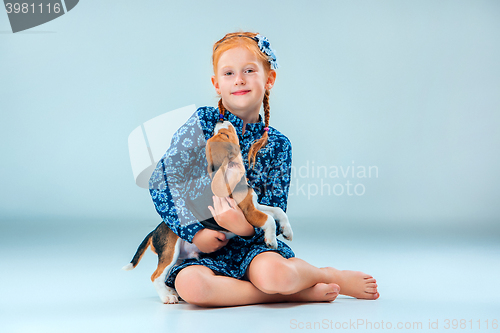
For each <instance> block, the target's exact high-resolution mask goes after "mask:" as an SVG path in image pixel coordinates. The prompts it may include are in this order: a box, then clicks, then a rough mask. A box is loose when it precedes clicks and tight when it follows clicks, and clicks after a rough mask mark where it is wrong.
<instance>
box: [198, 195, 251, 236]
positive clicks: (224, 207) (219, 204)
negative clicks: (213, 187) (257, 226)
mask: <svg viewBox="0 0 500 333" xmlns="http://www.w3.org/2000/svg"><path fill="white" fill-rule="evenodd" d="M212 199H213V200H214V207H212V206H208V209H209V210H210V212H211V213H212V215H213V217H214V219H215V221H217V224H218V225H220V226H221V227H223V228H225V229H227V230H229V231H231V232H232V233H235V234H236V235H239V236H253V235H254V234H255V230H254V228H253V226H252V225H251V224H250V223H248V221H247V219H246V218H245V215H244V214H243V211H242V210H241V209H240V207H238V205H237V204H236V201H234V199H232V198H229V197H225V198H220V197H217V196H213V197H212Z"/></svg>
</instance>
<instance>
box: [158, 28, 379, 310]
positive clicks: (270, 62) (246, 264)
mask: <svg viewBox="0 0 500 333" xmlns="http://www.w3.org/2000/svg"><path fill="white" fill-rule="evenodd" d="M212 61H213V69H214V75H213V76H212V83H213V85H214V87H215V91H216V92H217V94H218V95H219V96H220V97H221V98H220V100H219V103H218V104H219V105H218V108H213V107H202V108H199V109H198V110H197V111H196V113H195V114H194V115H193V116H192V117H191V118H190V119H189V120H188V121H187V122H186V124H185V125H184V126H182V127H181V128H180V129H179V130H178V131H177V133H176V134H175V135H174V137H173V139H172V145H171V147H170V148H169V150H168V151H167V153H166V154H165V156H164V157H163V158H162V160H161V161H160V162H159V163H158V166H157V168H156V170H155V172H154V173H153V175H152V177H151V180H150V192H151V195H152V197H153V201H154V203H155V206H156V209H157V211H158V213H159V214H160V215H161V217H162V219H163V221H164V222H165V223H167V225H168V226H169V227H170V228H171V229H172V230H173V231H174V232H175V233H176V234H177V235H179V237H181V238H182V239H184V240H186V241H187V242H189V243H193V244H195V245H196V246H197V247H198V249H199V250H200V251H201V252H202V253H200V256H199V258H197V259H186V260H184V261H183V262H182V263H181V264H180V265H179V266H176V267H174V268H173V269H172V271H171V272H170V274H169V276H168V277H167V280H166V284H167V285H168V286H170V287H174V288H175V289H176V290H177V292H178V293H179V295H180V297H182V299H184V300H185V301H186V302H188V303H191V304H197V305H200V306H236V305H246V304H257V303H269V302H322V301H323V302H324V301H327V302H331V301H333V300H335V298H336V297H337V296H338V294H339V293H340V294H343V295H348V296H353V297H356V298H364V299H377V298H378V297H379V294H378V292H377V284H376V281H375V279H374V278H373V277H372V276H370V275H368V274H365V273H362V272H356V271H340V270H337V269H335V268H331V267H325V268H317V267H314V266H312V265H310V264H308V263H307V262H305V261H303V260H301V259H298V258H295V255H294V253H293V252H292V250H291V249H290V247H288V246H287V245H286V244H285V243H283V242H282V241H280V240H278V248H277V249H270V248H267V247H266V245H265V243H264V234H263V232H262V230H261V229H258V228H254V227H253V226H252V225H250V224H249V223H248V222H247V221H246V219H245V216H244V215H243V213H242V211H241V210H240V209H239V208H238V206H237V205H236V203H235V202H234V201H233V200H232V199H230V198H218V197H213V198H212V200H213V204H211V205H210V206H209V207H208V209H209V210H210V212H211V214H212V215H213V217H214V218H215V220H216V222H217V224H219V225H220V226H221V227H223V228H225V229H227V230H229V231H231V232H233V233H235V234H236V235H237V236H235V237H233V238H231V239H229V240H228V239H226V237H225V234H224V233H222V232H220V231H215V230H212V229H207V228H205V227H204V225H203V224H202V223H200V221H199V219H197V218H196V217H195V215H194V214H193V210H191V209H188V207H190V205H189V202H192V201H193V200H197V199H199V198H200V196H201V195H202V193H203V192H205V189H206V188H207V186H209V182H210V179H209V178H208V175H206V160H205V153H204V147H203V142H204V140H207V139H209V138H210V137H211V136H212V135H213V130H214V127H215V124H216V123H217V121H219V119H223V120H228V121H230V122H231V123H232V124H233V126H234V127H235V129H236V131H237V133H238V137H239V140H240V148H241V152H242V156H243V160H244V161H245V168H246V171H247V178H248V183H249V184H250V186H252V188H253V189H254V190H255V192H256V193H257V195H258V198H259V203H261V204H264V205H270V206H276V207H281V208H282V209H283V210H285V211H286V204H287V196H288V190H289V184H290V172H291V157H292V156H291V154H292V151H291V144H290V141H289V140H288V138H287V137H286V136H284V135H283V134H281V133H280V132H279V131H278V130H276V129H274V128H272V127H270V126H269V115H270V107H269V93H270V90H271V88H272V87H273V85H274V83H275V80H276V71H275V69H276V68H277V62H276V56H275V54H274V51H273V50H272V49H271V48H270V44H269V41H268V40H267V39H266V38H265V37H263V36H261V35H258V34H255V33H249V32H244V33H230V34H227V35H226V36H224V38H222V39H221V40H219V41H218V42H216V43H215V45H214V47H213V58H212ZM262 106H263V109H264V120H263V119H262V117H261V116H260V114H259V112H260V109H261V107H262Z"/></svg>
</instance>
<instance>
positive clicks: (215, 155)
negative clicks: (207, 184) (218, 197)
mask: <svg viewBox="0 0 500 333" xmlns="http://www.w3.org/2000/svg"><path fill="white" fill-rule="evenodd" d="M205 153H206V157H207V162H208V174H209V175H210V176H211V177H212V176H213V173H214V172H216V171H217V170H218V169H219V168H220V167H221V165H222V164H223V163H224V160H226V159H227V161H228V163H229V162H231V161H233V160H234V159H235V158H236V157H237V156H238V155H239V154H240V143H239V140H238V135H237V134H236V130H235V129H234V127H233V125H232V124H231V123H230V122H229V121H224V122H223V123H217V125H216V126H215V130H214V135H213V136H212V137H211V138H210V139H208V141H207V147H206V150H205Z"/></svg>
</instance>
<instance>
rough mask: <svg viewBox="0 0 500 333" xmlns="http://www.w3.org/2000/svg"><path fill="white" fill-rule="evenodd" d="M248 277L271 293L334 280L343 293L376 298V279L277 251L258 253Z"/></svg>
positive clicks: (249, 269)
mask: <svg viewBox="0 0 500 333" xmlns="http://www.w3.org/2000/svg"><path fill="white" fill-rule="evenodd" d="M247 275H248V278H249V280H250V281H251V282H252V283H253V284H254V285H255V287H257V288H258V289H259V290H261V291H263V292H265V293H268V294H275V293H279V294H283V295H291V294H294V293H297V292H299V291H301V290H304V289H306V288H310V287H312V286H315V285H316V284H317V283H327V284H328V283H334V284H337V285H339V286H340V294H342V295H347V296H352V297H356V298H364V299H377V298H378V297H379V296H380V295H379V293H378V291H377V284H376V280H375V279H374V278H373V277H372V276H371V275H368V274H365V273H362V272H357V271H340V270H337V269H335V268H332V267H325V268H317V267H315V266H313V265H311V264H309V263H307V262H305V261H304V260H302V259H299V258H290V259H285V258H283V257H282V256H281V255H280V254H278V253H276V252H263V253H261V254H259V255H257V256H256V257H255V258H254V259H253V260H252V262H251V263H250V266H249V267H248V270H247Z"/></svg>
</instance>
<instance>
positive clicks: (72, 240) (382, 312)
mask: <svg viewBox="0 0 500 333" xmlns="http://www.w3.org/2000/svg"><path fill="white" fill-rule="evenodd" d="M292 225H293V227H294V232H295V234H294V240H293V242H292V243H291V246H292V248H293V249H294V251H295V253H296V255H297V256H298V257H300V258H303V259H305V260H307V261H309V262H310V263H312V264H314V265H316V266H327V265H330V266H334V267H336V268H339V269H354V270H362V271H365V272H367V273H370V274H372V275H373V276H374V277H375V278H376V279H377V281H378V284H379V291H380V293H381V297H380V299H378V300H376V301H363V300H357V299H353V298H349V297H343V296H340V297H339V298H337V300H336V301H335V302H333V303H314V304H295V303H294V304H269V305H255V306H243V307H233V308H218V309H204V308H199V307H196V306H192V305H189V304H186V303H181V304H176V305H164V304H162V303H160V301H159V298H158V297H157V296H156V292H155V290H154V288H153V285H152V284H151V283H150V280H149V276H150V275H151V273H152V272H153V270H154V267H155V260H156V258H155V256H154V255H153V254H152V253H151V252H148V253H147V255H145V256H144V258H143V260H142V262H141V263H140V265H139V266H138V267H137V268H136V269H135V270H133V271H131V272H126V271H122V270H121V269H120V268H121V267H122V266H123V265H125V264H127V263H128V262H129V260H130V259H131V258H132V256H133V254H134V252H135V250H136V248H137V246H138V245H139V243H140V242H141V241H142V239H143V237H144V236H145V235H146V234H147V233H148V232H149V231H150V230H152V229H153V228H154V226H155V225H154V223H153V224H152V223H151V221H147V222H144V221H133V222H132V221H129V222H123V221H121V222H120V223H117V222H113V221H80V222H75V221H72V223H71V224H70V223H67V222H62V221H59V222H57V221H51V222H47V221H45V222H44V221H29V222H28V221H19V220H17V221H16V220H11V221H2V222H1V223H0V259H1V262H2V269H1V274H0V285H1V293H0V295H1V296H0V332H8V333H10V332H37V333H38V332H51V333H54V332H65V333H66V332H167V331H168V332H221V331H223V330H227V329H230V331H234V332H288V331H311V330H314V331H323V330H335V329H336V330H343V331H347V330H356V331H358V330H361V331H379V330H382V329H393V330H401V331H404V330H406V331H410V332H413V331H432V332H438V331H443V332H449V331H456V330H460V331H467V332H477V331H480V332H482V331H500V328H498V320H500V302H499V300H498V296H499V294H500V292H499V287H498V285H499V283H498V277H499V276H500V235H499V234H498V233H497V232H494V231H493V232H492V231H485V232H479V231H471V230H466V229H464V230H458V231H457V230H455V231H453V232H451V231H450V230H433V231H430V230H425V231H424V230H417V229H412V230H409V229H401V230H397V228H386V229H380V228H378V229H376V228H370V227H367V226H363V225H354V226H351V227H343V228H340V227H338V225H337V226H336V227H335V226H333V225H332V227H331V228H330V229H328V228H327V229H325V228H324V227H323V228H321V230H322V232H321V234H318V233H314V230H313V229H314V228H305V226H302V225H301V224H300V223H295V224H292ZM339 225H349V224H348V223H343V224H340V223H339ZM316 230H317V229H316ZM495 325H496V326H495ZM235 326H238V329H234V327H235ZM487 326H488V329H487ZM495 328H496V329H495Z"/></svg>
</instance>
